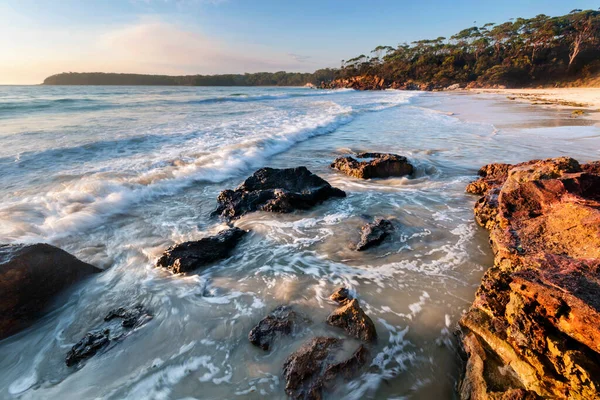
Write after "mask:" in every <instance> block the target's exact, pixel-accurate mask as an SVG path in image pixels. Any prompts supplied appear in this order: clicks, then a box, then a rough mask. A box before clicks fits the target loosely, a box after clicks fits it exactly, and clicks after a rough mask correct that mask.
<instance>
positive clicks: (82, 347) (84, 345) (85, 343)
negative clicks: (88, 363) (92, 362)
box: [65, 329, 110, 367]
mask: <svg viewBox="0 0 600 400" xmlns="http://www.w3.org/2000/svg"><path fill="white" fill-rule="evenodd" d="M109 335H110V330H108V329H106V330H104V331H98V332H90V333H88V334H87V335H85V336H84V338H83V339H81V340H80V341H79V342H77V343H76V344H75V346H73V347H72V348H71V350H69V352H68V353H67V358H66V359H65V362H66V364H67V367H72V366H73V365H75V364H77V363H79V362H80V361H83V360H86V359H88V358H91V357H93V356H94V355H96V353H97V352H98V351H99V350H101V349H103V348H104V347H106V346H108V344H109V343H110V339H109Z"/></svg>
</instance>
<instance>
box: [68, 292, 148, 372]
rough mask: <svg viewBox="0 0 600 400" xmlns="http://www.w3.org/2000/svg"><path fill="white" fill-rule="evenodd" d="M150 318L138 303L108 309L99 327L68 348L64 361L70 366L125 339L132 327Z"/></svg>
mask: <svg viewBox="0 0 600 400" xmlns="http://www.w3.org/2000/svg"><path fill="white" fill-rule="evenodd" d="M151 319H152V314H150V312H149V311H148V310H146V309H145V308H144V307H143V306H142V305H140V304H138V305H135V306H133V307H119V308H117V309H114V310H111V311H109V312H108V314H107V315H106V316H105V317H104V323H103V324H102V326H101V327H99V328H97V329H95V330H94V331H92V332H89V333H87V334H86V335H85V336H84V337H83V339H81V340H80V341H79V342H77V343H76V344H75V345H74V346H73V347H72V348H71V350H69V352H68V353H67V357H66V358H65V363H66V364H67V366H68V367H72V366H74V365H78V364H80V363H81V362H82V361H85V360H87V359H88V358H91V357H93V356H95V355H96V354H97V353H98V352H100V351H103V350H108V348H109V345H113V344H116V343H118V342H120V341H121V340H123V339H125V338H126V337H127V336H129V335H130V334H131V333H132V332H133V331H134V329H136V328H139V327H141V326H142V325H145V324H146V323H147V322H148V321H150V320H151ZM118 321H121V322H120V323H118Z"/></svg>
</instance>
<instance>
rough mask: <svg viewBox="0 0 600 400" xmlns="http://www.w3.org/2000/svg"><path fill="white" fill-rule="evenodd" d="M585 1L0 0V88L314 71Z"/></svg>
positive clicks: (593, 5)
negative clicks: (75, 79)
mask: <svg viewBox="0 0 600 400" xmlns="http://www.w3.org/2000/svg"><path fill="white" fill-rule="evenodd" d="M598 6H599V4H598V2H596V1H588V0H502V1H498V0H452V1H448V0H418V1H415V0H410V1H405V0H368V1H367V0H304V1H300V0H297V1H295V0H97V1H94V0H53V1H41V0H38V1H35V0H0V84H37V83H41V82H42V81H43V79H44V78H45V77H46V76H48V75H52V74H55V73H59V72H66V71H74V72H83V71H101V72H135V73H157V74H198V73H200V74H214V73H242V72H257V71H279V70H287V71H313V70H315V69H317V68H321V67H336V66H339V63H340V60H342V59H347V58H351V57H354V56H356V55H359V54H361V53H365V54H366V53H368V52H369V51H370V50H371V49H373V48H374V47H375V46H377V45H380V44H381V45H391V46H396V45H398V44H399V43H402V42H410V41H413V40H418V39H424V38H435V37H438V36H450V35H452V34H453V33H456V32H457V31H459V30H460V29H463V28H466V27H469V26H472V25H474V22H475V21H476V22H477V24H478V25H481V24H483V23H486V22H504V21H506V20H508V19H509V18H513V17H532V16H535V15H537V14H541V13H544V14H547V15H560V14H566V13H568V12H569V11H571V10H572V9H574V8H582V9H588V8H593V9H596V8H598Z"/></svg>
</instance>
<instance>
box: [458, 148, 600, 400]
mask: <svg viewBox="0 0 600 400" xmlns="http://www.w3.org/2000/svg"><path fill="white" fill-rule="evenodd" d="M596 165H597V164H596V163H594V164H589V165H580V164H579V163H578V162H577V161H576V160H574V159H572V158H568V157H561V158H556V159H549V160H535V161H530V162H526V163H522V164H517V165H512V166H511V165H507V164H492V165H490V166H486V167H484V169H482V171H483V172H480V175H481V178H480V179H479V180H478V181H477V182H476V183H475V185H470V186H469V188H470V189H469V191H471V192H474V193H478V194H482V195H483V197H482V199H481V200H480V201H479V202H478V203H477V204H476V206H475V215H476V219H477V221H478V222H479V223H480V224H481V225H483V226H485V227H486V228H487V229H488V230H489V231H490V243H491V245H492V248H493V250H494V256H495V261H494V266H493V267H492V268H490V269H489V270H488V271H487V272H486V274H485V275H484V277H483V279H482V284H481V287H480V288H479V290H478V291H477V293H476V296H475V301H474V302H473V306H472V307H471V309H470V310H469V312H468V313H466V314H465V315H464V316H463V318H462V319H461V321H460V323H461V326H462V327H463V330H464V332H465V336H464V339H463V345H464V347H465V350H466V352H467V354H468V356H469V359H468V363H467V371H466V374H465V378H464V379H463V381H462V383H461V388H460V392H461V397H462V398H465V399H466V398H519V399H525V398H537V396H540V397H544V398H569V399H590V398H599V397H600V367H599V365H600V345H599V344H598V343H600V297H599V296H598V293H599V292H600V291H599V290H600V274H599V271H600V174H598V170H597V168H596ZM498 368H500V370H502V371H503V374H490V373H489V371H492V370H498Z"/></svg>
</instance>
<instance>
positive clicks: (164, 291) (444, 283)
mask: <svg viewBox="0 0 600 400" xmlns="http://www.w3.org/2000/svg"><path fill="white" fill-rule="evenodd" d="M0 144H1V146H0V188H2V189H1V190H0V242H3V243H19V242H29V243H32V242H48V243H51V244H54V245H56V246H59V247H61V248H64V249H65V250H67V251H69V252H71V253H73V254H75V255H76V256H77V257H79V258H80V259H82V260H84V261H86V262H89V263H92V264H94V265H97V266H99V267H101V268H103V269H105V272H103V273H102V274H99V275H97V276H95V277H93V278H91V279H89V280H87V281H85V282H83V283H82V284H80V285H78V286H77V287H76V288H74V289H73V290H72V291H69V292H68V293H66V294H65V295H64V296H62V297H61V298H60V299H58V300H57V303H56V306H55V309H54V311H52V312H51V313H50V314H48V315H47V316H45V317H44V318H42V319H41V320H40V321H38V322H37V323H36V324H35V325H33V326H32V327H30V328H29V329H27V330H25V331H23V332H21V333H19V334H17V335H15V336H13V337H10V338H8V339H5V340H3V341H0V398H2V399H5V398H6V399H13V398H19V399H50V398H56V399H84V398H94V399H224V398H227V399H235V398H240V399H246V398H247V399H259V398H260V399H262V398H265V397H268V398H274V399H279V398H281V399H283V398H285V394H284V382H283V380H282V376H281V369H282V364H283V361H284V360H285V358H286V357H287V356H288V355H289V354H290V353H291V352H293V351H294V350H295V349H297V348H298V347H299V346H300V345H301V344H302V343H304V342H305V341H306V340H308V339H309V338H310V337H313V336H316V335H330V336H336V337H344V334H343V332H342V331H340V330H338V329H336V328H332V327H329V326H328V325H327V324H325V322H324V321H325V318H326V317H327V315H328V314H329V313H330V312H331V311H332V310H333V309H334V308H335V307H334V305H333V304H332V303H331V302H329V301H328V299H327V298H328V296H329V294H330V293H332V292H333V291H334V290H335V289H336V288H337V287H339V286H342V285H343V286H347V287H349V288H351V289H352V290H353V291H354V292H355V293H356V295H357V296H358V298H359V300H360V302H361V305H362V306H363V308H364V309H365V311H366V312H367V314H369V315H370V316H371V318H372V319H373V321H374V322H375V325H376V328H377V331H378V334H379V339H378V341H377V343H376V344H375V345H374V346H373V347H372V348H371V355H372V359H371V360H370V363H369V366H368V367H367V368H366V369H365V370H364V371H363V373H362V374H361V375H359V376H357V377H356V378H355V379H353V380H351V381H348V382H344V381H342V382H338V383H337V384H336V386H335V388H333V389H332V390H331V391H329V392H327V393H326V398H331V399H338V398H347V399H363V398H374V399H386V398H389V399H401V398H402V399H404V398H410V399H429V398H439V399H452V398H455V397H456V395H455V386H456V383H457V380H458V379H459V374H460V365H461V364H460V358H459V352H458V342H457V340H456V337H455V335H454V332H455V330H456V328H457V322H458V320H459V319H460V316H461V313H462V312H463V311H464V310H465V309H467V308H468V307H469V305H470V303H471V302H472V299H473V296H474V293H475V290H476V288H477V286H478V284H479V280H480V278H481V276H482V274H483V272H484V270H485V269H486V268H487V267H489V266H490V265H491V263H492V255H491V251H490V249H489V248H488V244H487V235H486V232H485V231H484V230H483V229H481V228H479V227H478V226H477V225H476V224H475V222H474V221H473V215H472V207H473V204H474V202H475V200H476V198H475V197H473V196H470V195H467V194H465V193H464V187H465V186H466V184H467V183H468V182H470V181H471V180H473V179H474V178H475V174H476V171H477V169H478V168H479V167H480V166H482V165H484V164H486V163H489V162H520V161H525V160H529V159H532V158H543V157H553V156H559V155H570V156H573V157H575V158H577V159H579V160H580V161H589V160H595V159H600V152H599V149H600V146H599V145H600V130H599V129H598V127H596V126H593V125H592V124H591V123H590V122H589V121H588V120H585V119H572V118H570V117H569V113H568V112H566V111H557V110H547V109H542V108H534V107H531V106H527V105H523V104H512V103H511V102H509V101H507V100H505V99H503V98H501V97H498V96H494V95H488V96H483V95H481V96H469V95H463V94H446V93H420V92H400V91H383V92H356V91H352V90H335V91H320V90H311V89H304V88H239V87H238V88H184V87H0ZM353 151H383V152H393V153H398V154H402V155H405V156H407V157H408V158H409V159H410V161H411V162H412V163H413V164H414V165H415V166H416V173H415V175H414V176H413V177H411V178H394V179H387V180H367V181H362V180H356V179H353V178H350V177H347V176H345V175H342V174H340V173H338V172H336V171H333V170H331V169H330V168H329V164H330V163H331V161H332V160H333V159H334V158H335V157H337V156H340V155H344V154H348V153H351V152H353ZM300 165H304V166H307V167H308V168H309V169H310V170H311V171H312V172H314V173H317V174H318V175H320V176H321V177H323V178H324V179H326V180H327V181H329V182H330V183H331V184H332V185H334V186H337V187H339V188H341V189H343V190H345V191H346V192H347V194H348V197H347V198H345V199H335V200H331V201H328V202H326V203H324V204H322V205H320V206H318V207H316V208H315V209H313V210H310V211H302V212H296V213H292V214H286V215H275V214H267V213H254V214H251V215H247V216H245V217H244V218H242V219H240V220H238V221H236V222H235V224H236V225H237V226H239V227H242V228H244V229H249V230H251V233H250V234H249V235H247V237H246V238H245V239H244V241H243V242H242V243H241V244H240V245H239V246H238V247H237V248H236V249H235V251H234V252H233V256H232V257H231V258H229V259H227V260H224V261H222V262H218V263H215V264H214V265H212V266H211V267H210V268H208V269H205V270H200V271H198V273H196V274H190V275H188V276H175V275H172V274H170V273H168V272H166V271H164V270H161V269H157V268H154V267H153V265H154V264H155V262H156V259H157V257H158V256H159V255H160V254H161V252H162V251H164V249H165V248H166V247H168V246H169V245H172V244H174V243H178V242H181V241H185V240H194V239H199V238H201V237H203V236H207V235H210V234H213V233H215V232H217V231H219V230H220V229H223V228H224V227H225V225H224V224H222V222H221V221H219V220H218V219H215V218H211V217H210V212H211V211H212V210H213V209H214V207H215V205H216V197H217V195H218V193H219V191H221V190H223V189H226V188H234V187H236V186H237V185H238V184H239V183H241V182H242V181H243V180H244V179H245V178H246V177H247V176H249V175H250V174H251V173H252V172H253V171H254V170H256V169H258V168H261V167H264V166H271V167H279V168H283V167H295V166H300ZM374 217H386V218H390V219H393V220H395V224H396V227H397V228H396V231H395V232H394V234H393V237H392V238H391V240H388V241H387V242H385V243H384V244H383V245H382V246H380V247H378V248H375V249H373V250H370V251H367V252H363V253H357V252H355V251H353V250H351V248H350V246H349V244H350V243H352V242H356V241H357V240H358V237H359V232H360V226H361V225H362V224H364V223H365V222H366V221H369V220H371V219H373V218H374ZM137 303H142V304H144V305H145V306H146V307H147V308H149V309H150V310H151V311H152V313H153V314H154V319H153V320H152V321H151V322H149V323H148V324H147V325H145V326H144V327H142V328H140V329H139V330H138V331H136V332H134V333H133V334H132V335H131V336H129V337H128V338H127V339H126V340H124V341H123V342H121V343H119V344H118V345H116V346H115V347H114V348H112V349H110V350H109V351H107V352H106V353H103V354H100V355H98V356H96V357H94V358H92V359H90V360H89V361H87V362H86V363H85V364H84V365H83V366H82V367H81V368H67V367H66V365H65V363H64V357H65V355H66V353H67V351H68V350H69V349H70V347H71V346H72V345H73V344H74V343H75V342H77V341H78V340H79V339H80V338H81V337H83V335H84V334H85V333H86V332H88V331H90V330H93V329H95V328H96V327H97V326H98V324H99V323H100V322H101V320H102V318H103V316H104V315H105V314H106V312H107V311H108V310H109V309H112V308H115V307H118V306H123V305H133V304H137ZM281 304H291V305H293V306H294V307H295V308H296V309H297V310H298V311H300V312H302V313H303V314H305V315H306V316H308V317H309V318H310V319H311V320H312V322H311V323H310V324H308V325H307V326H306V327H305V329H303V330H302V331H301V332H300V333H299V334H298V335H296V336H295V337H287V338H282V339H281V340H279V341H278V342H277V343H276V345H275V347H274V349H273V350H272V351H271V352H263V351H262V350H260V349H258V348H256V347H254V346H252V345H250V343H249V342H248V340H247V335H248V332H249V331H250V329H251V328H252V327H253V326H254V325H255V324H256V323H257V322H258V321H259V320H260V319H262V318H263V317H264V316H265V315H267V314H268V313H269V312H270V311H271V310H272V309H274V308H275V307H276V306H278V305H281ZM350 342H351V344H354V345H357V343H354V342H353V341H351V340H350Z"/></svg>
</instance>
